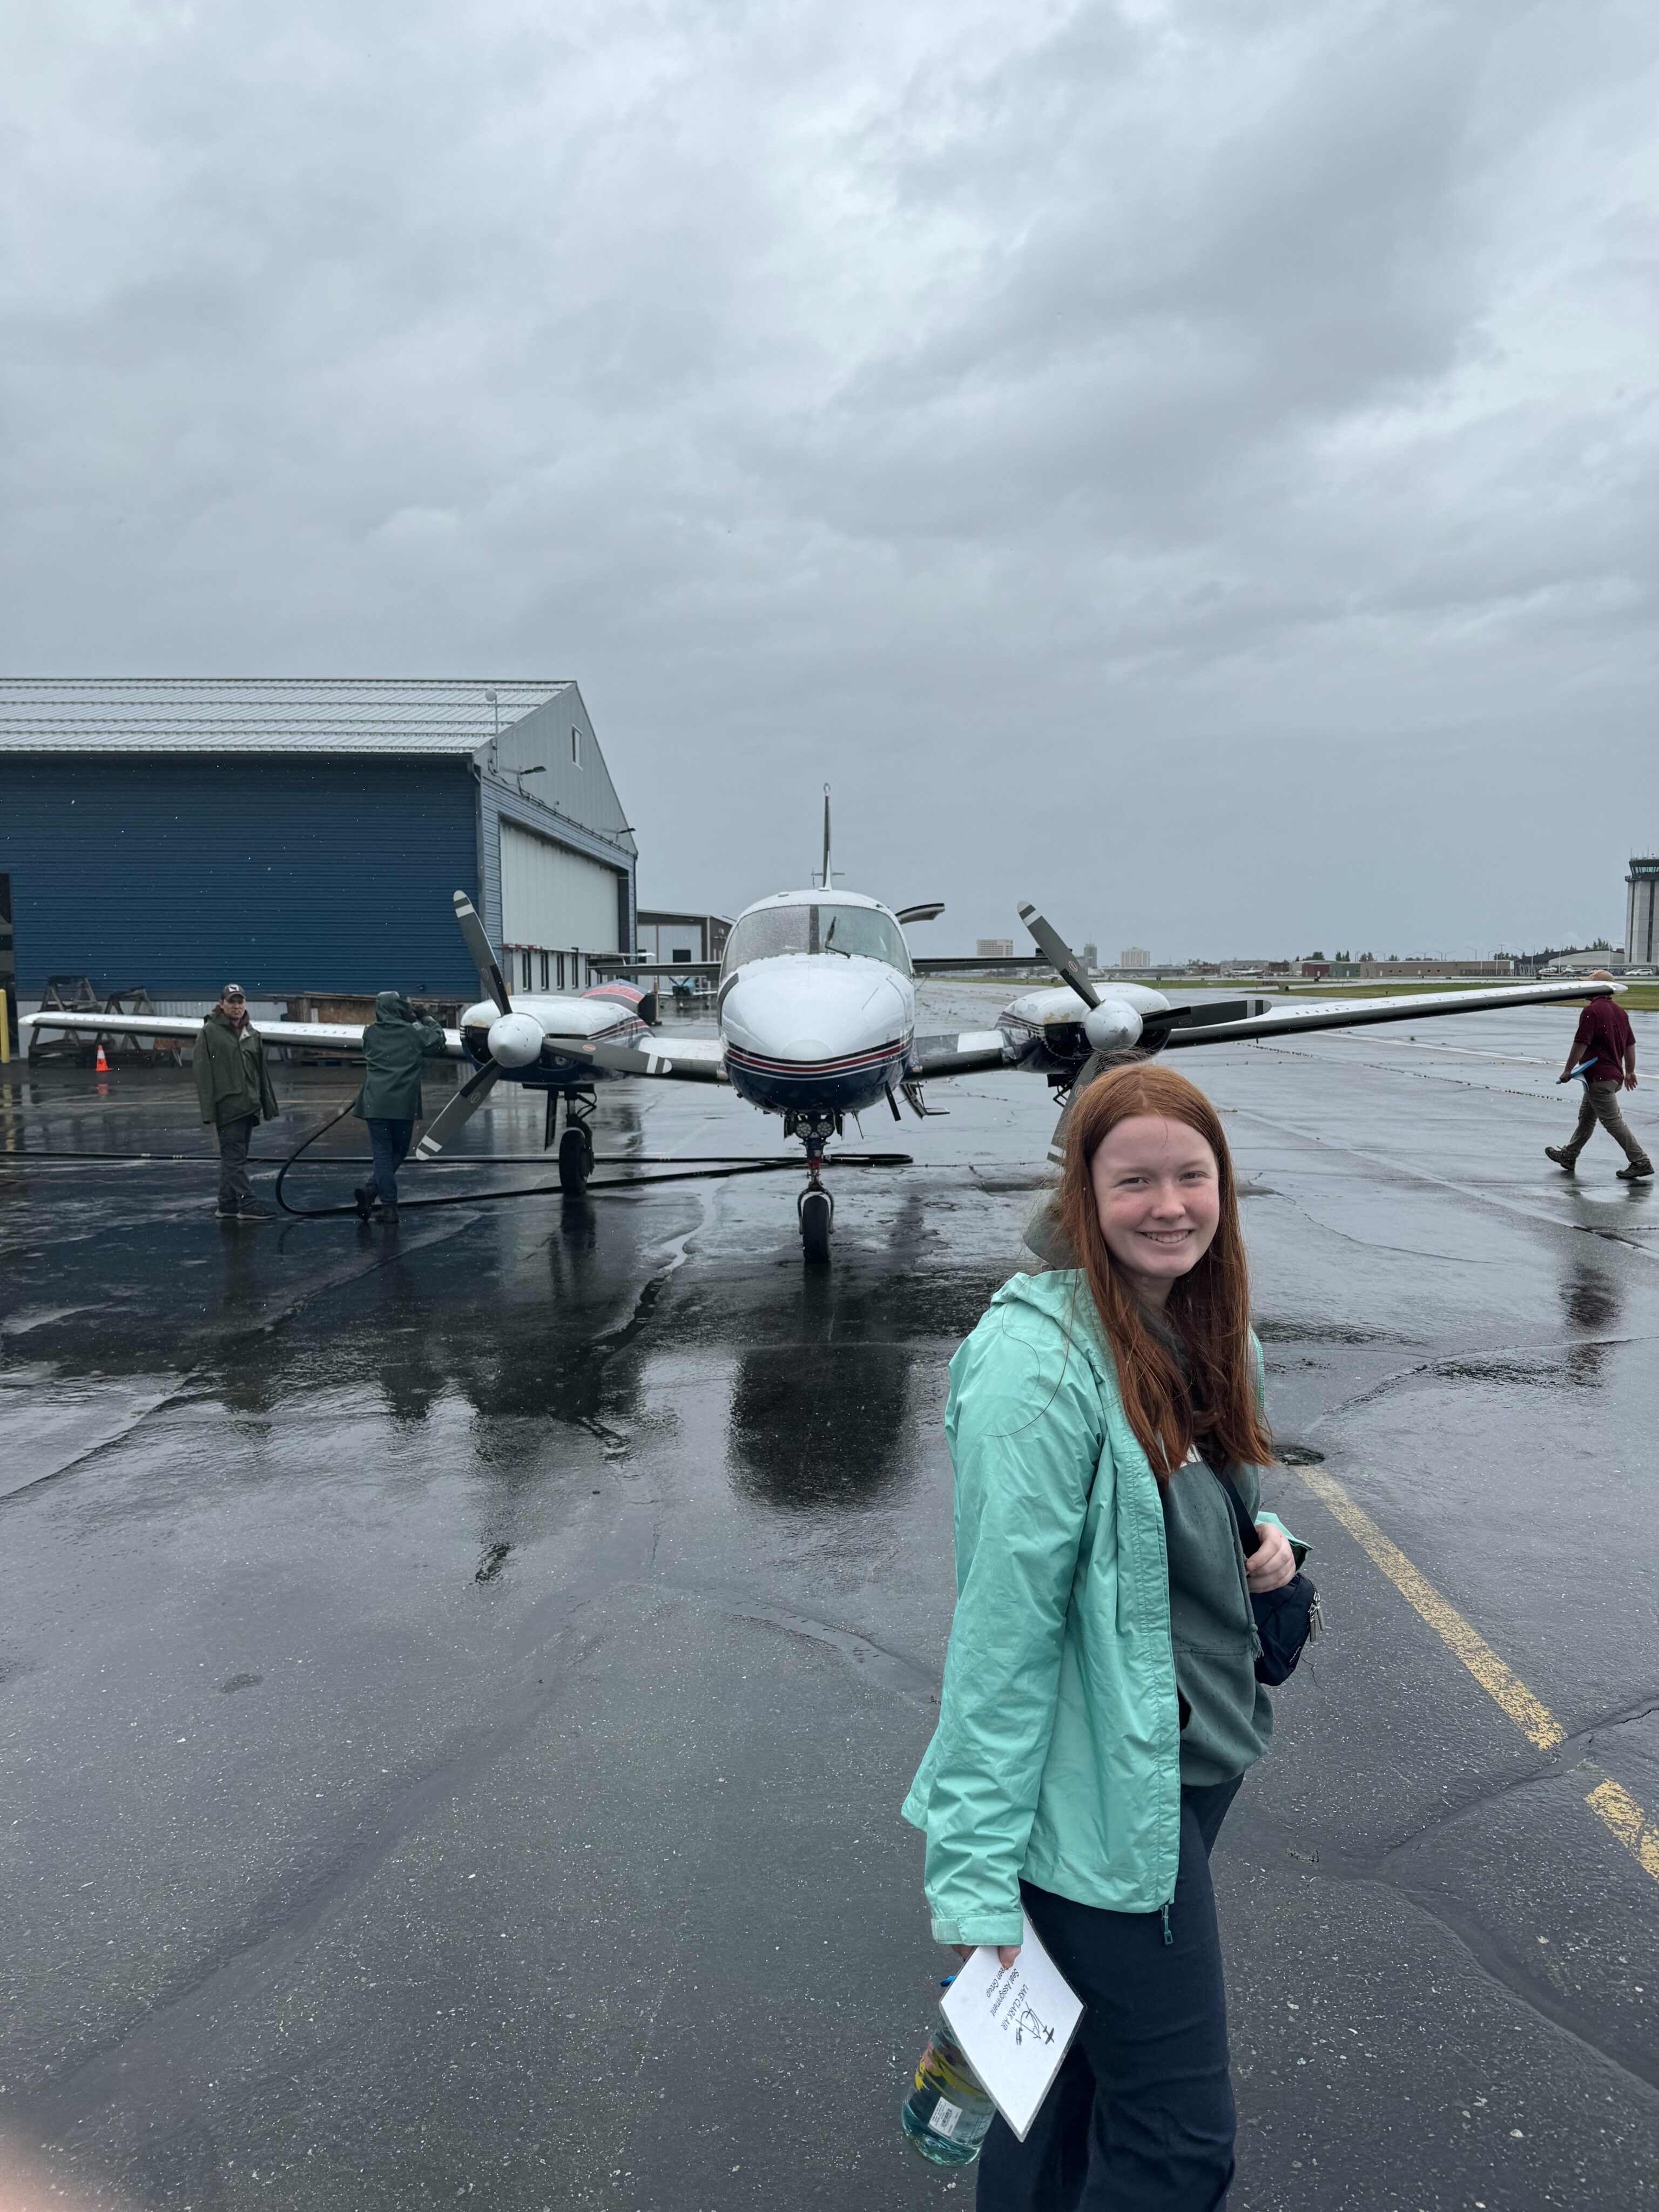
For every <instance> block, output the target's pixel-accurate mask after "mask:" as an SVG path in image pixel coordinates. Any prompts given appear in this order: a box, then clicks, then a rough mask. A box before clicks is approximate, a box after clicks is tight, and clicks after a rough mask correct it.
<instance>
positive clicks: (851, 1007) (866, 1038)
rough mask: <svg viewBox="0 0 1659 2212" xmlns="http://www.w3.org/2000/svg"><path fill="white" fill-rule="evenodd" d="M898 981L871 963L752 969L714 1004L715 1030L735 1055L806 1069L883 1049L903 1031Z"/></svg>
mask: <svg viewBox="0 0 1659 2212" xmlns="http://www.w3.org/2000/svg"><path fill="white" fill-rule="evenodd" d="M720 1027H721V1029H722V1030H723V1031H724V1032H725V1034H726V1038H727V1039H728V1041H729V1042H731V1043H732V1044H734V1045H736V1046H737V1047H738V1049H739V1051H746V1052H752V1053H759V1054H763V1055H764V1056H765V1057H766V1058H768V1059H769V1060H794V1061H798V1062H799V1063H801V1064H802V1065H803V1066H811V1065H813V1064H815V1063H821V1062H823V1061H824V1060H833V1059H836V1058H837V1057H839V1056H842V1055H844V1054H848V1053H856V1052H861V1051H865V1050H867V1049H869V1048H872V1047H876V1046H879V1045H884V1044H889V1043H890V1042H892V1041H893V1039H894V1038H895V1037H896V1036H898V1035H899V1034H900V1033H901V1031H902V1030H905V1029H907V1028H908V1006H907V994H906V992H905V990H904V987H903V986H902V983H901V982H900V981H899V979H898V977H897V976H896V975H893V974H892V973H891V972H890V970H889V969H883V968H878V966H877V964H876V963H875V962H873V961H870V960H858V961H849V962H846V963H842V961H840V960H811V961H810V962H809V961H806V960H801V959H780V960H767V961H761V962H757V963H756V964H755V966H754V967H753V968H751V969H750V970H749V971H748V972H747V973H746V974H745V975H742V976H741V977H739V979H738V981H737V982H735V983H734V984H733V985H732V987H731V988H730V989H729V990H728V991H727V993H726V996H725V998H724V1000H722V1001H721V1004H720Z"/></svg>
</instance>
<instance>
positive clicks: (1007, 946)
mask: <svg viewBox="0 0 1659 2212" xmlns="http://www.w3.org/2000/svg"><path fill="white" fill-rule="evenodd" d="M974 950H975V952H977V953H978V955H979V957H980V958H981V960H1012V958H1013V957H1014V940H1013V939H1012V937H981V938H980V939H977V940H976V941H975V945H974Z"/></svg>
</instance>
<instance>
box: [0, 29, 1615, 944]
mask: <svg viewBox="0 0 1659 2212" xmlns="http://www.w3.org/2000/svg"><path fill="white" fill-rule="evenodd" d="M8 12H9V27H8V45H9V52H10V53H11V56H12V61H13V66H12V69H11V70H10V73H9V84H8V87H7V88H6V89H5V90H4V91H3V93H0V121H3V124H4V125H5V131H6V143H7V144H8V145H9V147H10V149H12V150H11V153H10V155H9V157H8V167H9V179H8V199H9V210H10V213H9V224H8V229H9V236H10V238H11V239H12V240H14V241H15V243H16V246H17V251H16V252H15V254H14V255H13V257H12V258H13V271H14V273H13V277H12V281H11V283H10V285H9V289H8V292H7V294H6V295H5V298H4V304H3V314H4V325H5V328H4V333H3V339H4V342H3V347H0V376H3V380H4V389H5V406H6V420H7V422H8V425H9V435H8V441H7V442H8V448H9V459H8V461H7V477H8V483H7V486H6V510H7V521H6V545H5V551H4V557H5V563H6V567H5V575H4V580H3V588H4V599H5V605H6V613H5V616H4V618H3V619H4V633H3V647H0V649H3V652H4V654H5V657H6V660H7V664H8V665H9V666H10V667H12V668H13V669H15V670H16V671H63V672H70V671H143V672H180V673H188V672H207V671H225V672H233V673H234V672H259V673H264V672H274V671H292V672H309V671H316V672H378V671H386V672H407V673H416V674H418V673H449V672H455V671H461V672H465V671H480V672H484V671H496V672H501V673H513V672H520V673H526V674H574V675H575V676H577V677H578V678H580V680H581V683H582V685H583V689H584V691H585V694H586V697H587V699H588V702H589V704H590V706H591V708H592V711H593V713H594V716H595V719H596V721H597V723H598V726H599V730H600V733H601V736H602V738H603V739H604V741H605V745H606V749H607V752H608V754H609V756H610V757H611V763H612V766H613V769H614V771H615V773H616V775H617V781H618V783H619V786H620V787H621V788H622V790H623V793H624V796H625V798H626V800H627V803H628V805H629V810H630V813H631V814H632V817H633V819H634V820H635V823H637V824H638V825H639V829H640V840H641V851H642V856H643V865H642V884H643V886H644V888H645V890H646V893H647V896H656V897H660V898H664V899H673V900H695V901H698V902H702V901H703V900H707V901H708V902H709V903H711V904H714V905H716V906H724V907H726V908H728V909H729V908H732V907H734V906H735V905H737V904H738V903H740V902H743V901H744V900H746V899H747V898H749V897H750V896H756V895H757V894H759V893H761V892H763V891H766V890H772V889H775V888H779V887H781V883H782V881H783V879H784V878H787V877H790V876H794V877H796V878H799V877H800V876H802V875H804V873H805V870H806V868H807V867H808V866H809V865H810V860H811V852H812V847H813V841H814V834H815V805H816V799H817V787H818V786H819V784H820V783H821V782H823V781H825V780H829V781H832V782H833V783H834V784H835V786H836V793H837V801H838V809H839V818H840V824H841V839H842V858H843V860H844V861H845V864H846V866H848V871H849V880H852V881H854V882H857V883H859V884H862V885H864V886H866V887H867V888H869V889H871V890H877V891H878V892H881V893H883V894H884V895H887V896H894V897H919V896H925V895H929V894H942V895H944V896H945V897H946V898H947V899H948V900H949V902H950V904H951V915H950V917H949V919H948V920H947V921H946V922H945V924H943V925H941V926H939V929H938V930H937V931H936V932H935V933H933V938H932V939H930V942H937V943H938V944H939V946H940V947H941V949H943V948H944V947H945V945H959V944H961V943H963V942H965V941H968V940H970V939H971V938H972V937H973V936H975V935H976V934H979V933H993V932H994V933H997V934H1002V933H1006V932H1007V931H1009V930H1011V929H1012V928H1013V927H1014V923H1013V919H1012V907H1013V902H1014V901H1015V900H1016V899H1017V898H1018V897H1020V896H1038V897H1040V898H1042V900H1043V901H1044V902H1045V903H1047V904H1048V906H1049V907H1050V908H1051V909H1052V910H1053V911H1054V913H1055V914H1056V915H1057V916H1059V917H1060V918H1061V919H1062V920H1063V921H1065V922H1066V924H1067V926H1068V927H1072V928H1073V930H1074V931H1075V933H1076V934H1077V935H1078V936H1079V938H1081V937H1083V936H1085V935H1089V936H1094V937H1097V939H1099V940H1100V941H1101V942H1102V944H1103V945H1104V946H1106V947H1107V948H1108V949H1115V947H1116V946H1117V945H1119V944H1121V943H1127V942H1129V941H1131V940H1137V941H1139V942H1142V943H1151V944H1152V945H1154V946H1155V947H1157V948H1158V949H1159V950H1160V951H1170V952H1176V951H1184V950H1188V949H1204V950H1212V951H1227V950H1230V949H1231V950H1240V951H1256V950H1283V951H1294V950H1305V949H1307V947H1308V946H1310V945H1311V944H1313V943H1315V942H1319V943H1322V944H1324V945H1326V946H1327V947H1328V946H1329V945H1331V944H1333V943H1334V942H1338V941H1340V942H1342V943H1348V942H1356V943H1360V942H1363V943H1365V944H1370V945H1381V946H1383V947H1384V948H1385V949H1389V950H1399V951H1408V950H1413V949H1417V948H1419V947H1444V948H1448V949H1449V948H1462V949H1471V950H1472V949H1480V950H1486V949H1489V947H1490V945H1492V944H1494V943H1497V942H1498V941H1500V940H1504V941H1510V942H1536V941H1539V940H1540V939H1543V938H1545V937H1552V938H1554V939H1561V938H1563V937H1565V936H1568V935H1572V934H1576V933H1581V932H1583V933H1589V932H1593V931H1594V930H1595V929H1598V928H1601V927H1613V926H1615V925H1616V924H1617V922H1618V921H1619V918H1620V913H1621V901H1622V893H1621V889H1620V878H1621V876H1622V873H1623V862H1624V858H1625V855H1626V852H1627V851H1628V850H1629V849H1630V845H1631V842H1632V840H1637V841H1643V842H1648V843H1650V844H1651V843H1652V842H1654V841H1655V839H1656V838H1659V805H1655V804H1654V803H1653V801H1652V800H1651V799H1650V797H1649V796H1648V794H1649V793H1650V789H1651V767H1650V761H1651V752H1652V745H1651V738H1650V720H1651V714H1652V708H1653V701H1654V691H1655V686H1654V645H1653V639H1654V624H1653V614H1654V606H1653V600H1654V575H1655V561H1654V551H1655V546H1654V538H1655V523H1654V520H1653V518H1654V515H1655V513H1656V506H1655V500H1654V496H1653V495H1654V491H1655V483H1654V477H1655V440H1654V426H1655V420H1656V410H1655V404H1654V371H1653V367H1652V364H1653V362H1654V361H1655V359H1656V358H1659V351H1656V346H1655V331H1654V322H1655V310H1654V298H1655V294H1654V287H1653V276H1654V270H1655V264H1656V258H1659V254H1656V243H1659V222H1656V205H1655V202H1656V192H1655V178H1654V163H1653V155H1652V152H1651V143H1650V142H1651V123H1650V118H1651V114H1652V112H1653V106H1654V95H1655V89H1656V76H1659V66H1656V64H1659V52H1656V48H1659V39H1656V34H1655V32H1654V29H1653V27H1652V23H1651V19H1650V15H1649V14H1648V13H1647V12H1646V11H1644V10H1641V9H1637V8H1635V7H1633V6H1626V5H1620V4H1611V0H1581V4H1577V5H1574V6H1571V7H1569V6H1567V5H1565V4H1557V5H1534V6H1531V7H1526V6H1522V7H1519V8H1517V7H1516V6H1513V5H1509V4H1504V5H1499V4H1497V0H1492V4H1488V5H1462V6H1458V5H1440V6H1429V5H1420V4H1412V0H1396V3H1395V4H1392V5H1386V6H1385V5H1365V4H1360V0H1327V4H1317V0H1312V3H1311V4H1304V5H1300V6H1297V7H1290V6H1285V5H1275V4H1272V0H1263V4H1261V5H1257V6H1254V7H1252V8H1250V9H1243V10H1241V9H1238V8H1237V7H1234V6H1226V7H1223V6H1220V5H1207V4H1204V0H1168V4H1160V0H1138V4H1133V5H1131V4H1124V5H1120V6H1117V7H1103V6H1066V5H1054V4H1051V5H1047V6H1044V5H1042V4H1030V0H1022V4H1020V5H1018V6H1016V5H1014V4H1012V0H1001V3H1000V4H985V3H984V0H981V4H979V5H977V6H973V5H969V6H965V7H964V6H963V5H959V4H957V5H951V6H950V7H946V6H944V5H940V4H934V3H933V0H916V4H915V5H913V6H911V7H909V8H907V9H902V10H895V9H882V8H878V7H876V6H873V5H868V4H862V5H860V4H853V5H848V4H841V5H837V6H834V7H830V6H826V5H823V4H821V0H799V4H795V5H792V6H784V5H781V4H759V3H758V0H757V4H752V5H750V6H746V7H745V6H742V5H726V4H722V5H721V6H719V7H706V6H697V5H695V4H690V0H659V4H656V5H650V4H641V0H611V4H607V5H605V6H603V7H601V6H599V5H597V4H595V5H589V6H581V5H574V6H569V7H566V8H563V9H559V10H556V11H554V10H546V9H535V8H532V7H529V6H527V5H519V4H513V0H477V4H476V5H474V6H473V7H472V8H471V9H468V10H467V11H466V14H465V19H463V18H462V17H460V16H458V15H456V14H455V12H454V11H453V9H447V8H444V9H441V8H438V7H436V6H433V5H431V4H421V0H406V4H402V5H398V6H396V7H394V6H392V5H391V4H387V0H360V4H359V5H358V6H356V7H355V8H354V9H351V10H349V11H345V10H340V9H333V8H325V7H322V6H320V5H317V4H314V0H313V4H309V5H307V4H305V0H298V4H295V6H292V7H290V8H289V9H285V10H283V11H281V12H280V13H278V12H276V11H270V10H268V9H257V8H255V7H252V6H251V5H243V6H232V7H228V8H227V7H222V6H214V7H211V8H209V7H206V6H198V5H191V4H182V3H179V4H173V5H168V6H161V7H157V8H154V9H142V10H135V9H131V8H128V7H124V6H120V5H118V4H115V0H98V4H94V0H64V4H62V5H61V6H59V7H58V8H56V9H52V10H50V11H41V10H36V9H23V8H21V7H14V8H12V9H9V11H8Z"/></svg>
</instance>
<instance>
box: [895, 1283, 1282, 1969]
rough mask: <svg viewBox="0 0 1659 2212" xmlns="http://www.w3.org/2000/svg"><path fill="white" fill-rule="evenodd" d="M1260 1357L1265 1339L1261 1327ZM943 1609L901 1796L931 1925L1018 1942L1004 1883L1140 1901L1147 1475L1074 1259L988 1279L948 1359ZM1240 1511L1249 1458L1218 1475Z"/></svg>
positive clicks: (1150, 1722) (1152, 1482)
mask: <svg viewBox="0 0 1659 2212" xmlns="http://www.w3.org/2000/svg"><path fill="white" fill-rule="evenodd" d="M1255 1356H1256V1360H1257V1374H1258V1378H1259V1377H1260V1374H1261V1351H1260V1348H1259V1347H1257V1348H1256V1354H1255ZM945 1439H946V1442H947V1443H949V1445H950V1449H951V1462H952V1464H953V1465H954V1467H955V1469H956V1515H955V1521H956V1559H957V1609H956V1616H955V1619H954V1620H953V1622H952V1625H951V1645H950V1650H949V1653H948V1655H947V1656H946V1659H945V1686H944V1690H943V1692H942V1694H941V1697H940V1699H939V1726H938V1728H937V1729H936V1730H935V1732H934V1735H933V1742H932V1743H931V1744H930V1745H929V1746H928V1747H927V1756H926V1757H925V1758H924V1759H923V1760H922V1762H921V1767H920V1768H919V1769H918V1771H917V1773H916V1778H915V1781H914V1782H913V1783H912V1784H911V1785H910V1794H909V1796H908V1797H907V1798H906V1800H905V1803H904V1817H905V1819H906V1820H908V1821H910V1822H911V1823H912V1825H913V1826H915V1827H918V1828H920V1829H921V1830H922V1831H923V1832H924V1833H925V1834H926V1836H927V1862H926V1871H925V1874H924V1878H923V1879H924V1886H925V1887H926V1890H927V1901H928V1905H929V1906H930V1907H931V1909H932V1912H933V1935H934V1937H935V1939H936V1940H937V1941H938V1942H941V1943H1018V1942H1019V1941H1020V1939H1021V1936H1022V1933H1023V1929H1024V1919H1023V1915H1022V1911H1021V1906H1020V1899H1019V1882H1020V1879H1021V1877H1022V1876H1023V1877H1024V1879H1025V1880H1026V1881H1030V1882H1034V1883H1036V1886H1037V1887H1039V1888H1042V1889H1048V1890H1053V1891H1054V1892H1055V1893H1057V1894H1058V1895H1060V1896H1061V1897H1069V1898H1073V1899H1076V1900H1077V1902H1079V1904H1083V1905H1098V1906H1101V1907H1103V1908H1104V1909H1105V1910H1106V1911H1113V1912H1156V1911H1158V1910H1159V1909H1160V1907H1162V1906H1163V1905H1167V1904H1168V1903H1169V1901H1170V1899H1171V1898H1172V1897H1173V1896H1174V1894H1175V1885H1176V1863H1177V1862H1178V1860H1179V1857H1180V1853H1181V1743H1180V1732H1181V1723H1180V1716H1179V1710H1178V1705H1177V1700H1176V1675H1175V1659H1174V1655H1173V1652H1172V1650H1171V1646H1170V1571H1169V1562H1168V1558H1167V1555H1166V1553H1165V1550H1164V1509H1163V1504H1162V1501H1161V1499H1160V1498H1159V1496H1158V1481H1157V1478H1156V1477H1155V1476H1154V1474H1152V1468H1151V1466H1150V1464H1149V1463H1148V1461H1147V1458H1146V1453H1145V1452H1144V1451H1143V1450H1142V1449H1141V1448H1140V1446H1139V1443H1137V1442H1136V1439H1135V1434H1134V1431H1133V1429H1132V1428H1131V1427H1130V1426H1129V1424H1128V1421H1127V1419H1126V1418H1125V1415H1124V1412H1123V1407H1122V1403H1121V1400H1120V1398H1119V1396H1118V1389H1117V1380H1116V1374H1115V1369H1114V1366H1113V1363H1112V1358H1111V1354H1110V1352H1109V1349H1108V1347H1107V1344H1106V1340H1105V1338H1104V1335H1103V1333H1102V1330H1101V1328H1100V1324H1099V1321H1098V1319H1097V1316H1096V1313H1095V1309H1094V1301H1093V1299H1092V1298H1091V1296H1090V1293H1089V1285H1088V1279H1087V1278H1086V1276H1085V1275H1084V1274H1083V1273H1082V1272H1081V1270H1079V1269H1077V1268H1057V1269H1054V1270H1053V1271H1052V1272H1050V1273H1046V1274H1041V1275H1017V1276H1016V1277H1015V1278H1014V1279H1013V1280H1012V1282H1010V1283H1007V1284H1005V1285H1004V1286H1003V1288H1002V1289H1001V1290H1000V1291H998V1292H997V1294H996V1296H995V1297H994V1298H993V1299H992V1301H991V1304H990V1306H989V1308H988V1310H987V1312H986V1313H985V1315H984V1316H983V1317H982V1319H981V1322H980V1323H979V1325H978V1327H977V1328H975V1330H974V1333H973V1334H972V1335H971V1336H969V1338H968V1340H966V1342H965V1343H963V1345H962V1346H960V1347H959V1348H958V1350H957V1354H956V1357H955V1358H953V1359H952V1360H951V1395H950V1399H949V1401H948V1403H947V1405H946V1407H945ZM1233 1479H1234V1480H1236V1481H1237V1484H1238V1486H1239V1490H1240V1492H1241V1494H1242V1496H1243V1499H1244V1503H1245V1504H1246V1505H1247V1507H1249V1510H1250V1512H1251V1514H1252V1516H1253V1517H1255V1518H1257V1519H1260V1520H1262V1521H1272V1520H1273V1519H1275V1518H1276V1516H1274V1515H1273V1514H1270V1513H1261V1512H1260V1510H1259V1496H1260V1492H1259V1486H1258V1481H1257V1476H1256V1472H1255V1468H1239V1469H1237V1470H1236V1471H1235V1474H1234V1478H1233Z"/></svg>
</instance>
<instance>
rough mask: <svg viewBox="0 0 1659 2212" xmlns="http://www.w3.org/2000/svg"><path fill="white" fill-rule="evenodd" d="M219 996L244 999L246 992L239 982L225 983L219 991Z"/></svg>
mask: <svg viewBox="0 0 1659 2212" xmlns="http://www.w3.org/2000/svg"><path fill="white" fill-rule="evenodd" d="M219 996H220V997H221V998H222V999H246V997H247V993H246V991H245V990H244V989H243V988H242V987H241V985H240V983H227V984H226V986H225V987H224V989H223V990H222V991H221V992H220V994H219Z"/></svg>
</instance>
